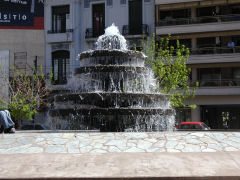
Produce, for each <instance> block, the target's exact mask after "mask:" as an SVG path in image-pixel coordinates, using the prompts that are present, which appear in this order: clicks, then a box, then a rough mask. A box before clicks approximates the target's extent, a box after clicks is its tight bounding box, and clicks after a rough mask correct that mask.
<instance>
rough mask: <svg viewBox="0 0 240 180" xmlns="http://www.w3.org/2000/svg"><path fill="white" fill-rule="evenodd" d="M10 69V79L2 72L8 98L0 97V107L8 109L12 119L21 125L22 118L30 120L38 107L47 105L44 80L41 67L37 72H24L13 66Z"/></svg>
mask: <svg viewBox="0 0 240 180" xmlns="http://www.w3.org/2000/svg"><path fill="white" fill-rule="evenodd" d="M11 71H12V72H14V73H13V75H12V76H11V78H10V80H9V78H8V76H7V75H4V74H3V77H4V78H3V79H4V80H3V83H4V84H3V85H4V86H7V87H8V88H9V98H6V97H0V99H1V100H0V109H8V110H9V111H10V113H11V116H12V117H13V119H14V120H15V121H17V123H18V125H19V126H21V121H22V120H23V119H26V120H32V116H33V115H35V114H36V113H38V110H39V108H41V106H43V105H47V103H46V100H45V97H46V95H47V88H46V80H45V76H44V74H43V72H42V68H40V72H39V73H37V72H36V71H34V73H33V74H26V73H24V72H23V71H19V70H17V69H16V68H14V67H12V68H11ZM3 99H7V100H3Z"/></svg>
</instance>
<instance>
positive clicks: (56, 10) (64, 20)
mask: <svg viewBox="0 0 240 180" xmlns="http://www.w3.org/2000/svg"><path fill="white" fill-rule="evenodd" d="M69 19H70V18H69V5H65V6H54V7H52V31H53V33H64V32H66V30H67V28H68V27H69Z"/></svg>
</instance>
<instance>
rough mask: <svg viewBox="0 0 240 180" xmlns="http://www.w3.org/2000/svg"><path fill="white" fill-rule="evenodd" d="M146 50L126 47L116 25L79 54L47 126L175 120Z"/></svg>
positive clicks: (118, 127) (124, 126)
mask: <svg viewBox="0 0 240 180" xmlns="http://www.w3.org/2000/svg"><path fill="white" fill-rule="evenodd" d="M145 58H146V56H145V55H144V54H142V53H141V52H138V51H131V50H128V49H127V44H126V40H125V39H124V37H123V36H122V35H120V33H119V31H118V28H117V27H116V26H114V25H112V26H111V27H108V28H107V29H106V30H105V34H104V35H102V36H100V37H99V38H98V40H97V42H96V50H90V51H86V52H83V53H81V54H80V55H79V59H80V68H77V69H76V70H75V75H74V77H73V78H71V79H70V82H69V84H68V86H69V87H70V89H71V90H69V92H67V93H64V94H60V95H56V96H55V98H54V106H55V109H54V110H51V111H50V113H49V115H50V116H49V117H50V122H51V128H53V129H72V130H76V129H77V130H100V131H115V132H118V131H160V130H168V129H171V128H172V127H173V125H174V110H173V109H171V107H170V103H169V96H168V95H164V94H161V93H160V92H158V85H157V84H156V80H155V79H154V74H153V72H152V70H151V69H150V68H147V67H145V66H144V61H145Z"/></svg>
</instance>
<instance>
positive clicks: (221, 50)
mask: <svg viewBox="0 0 240 180" xmlns="http://www.w3.org/2000/svg"><path fill="white" fill-rule="evenodd" d="M190 52H191V53H190V54H191V55H200V54H227V53H240V46H235V47H202V48H196V49H190Z"/></svg>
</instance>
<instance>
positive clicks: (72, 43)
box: [45, 0, 155, 88]
mask: <svg viewBox="0 0 240 180" xmlns="http://www.w3.org/2000/svg"><path fill="white" fill-rule="evenodd" d="M113 23H114V24H115V25H116V26H118V28H119V31H120V33H122V34H123V35H124V36H125V37H126V38H127V39H128V41H129V47H130V48H131V47H132V46H133V44H136V45H137V46H140V41H141V39H142V38H145V37H147V36H148V35H150V34H152V33H153V32H154V31H155V26H154V0H133V1H128V0H69V1H66V0H48V1H46V3H45V27H46V28H45V37H46V45H45V47H46V71H47V74H50V73H51V72H52V74H53V78H52V84H53V85H54V87H57V88H62V87H64V86H65V85H66V84H67V79H68V78H69V77H71V76H72V75H73V73H74V69H75V68H76V67H79V61H78V59H77V56H78V54H79V53H81V52H83V51H86V50H89V49H94V47H95V41H96V40H97V37H98V36H100V35H102V34H103V33H104V29H105V28H106V27H108V26H110V25H111V24H113Z"/></svg>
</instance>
